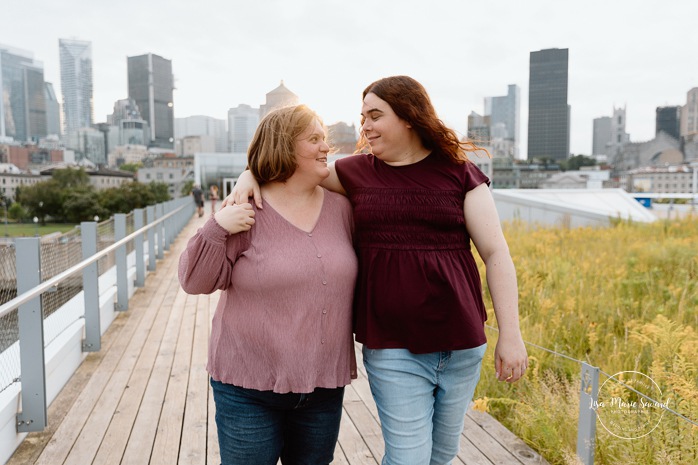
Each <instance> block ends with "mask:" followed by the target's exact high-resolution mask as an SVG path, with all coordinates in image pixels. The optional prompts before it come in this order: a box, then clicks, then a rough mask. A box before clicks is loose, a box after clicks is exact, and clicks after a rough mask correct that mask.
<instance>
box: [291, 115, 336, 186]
mask: <svg viewBox="0 0 698 465" xmlns="http://www.w3.org/2000/svg"><path fill="white" fill-rule="evenodd" d="M325 139H326V135H325V128H324V127H323V126H322V124H321V123H320V121H318V120H317V119H313V121H312V123H310V124H309V125H308V127H307V128H306V129H305V131H303V132H302V133H301V134H300V135H299V136H298V137H297V138H296V150H295V152H296V163H297V164H298V168H297V169H296V171H297V172H298V173H299V174H300V173H303V174H315V175H317V176H319V177H320V179H325V178H326V177H327V176H329V175H330V170H329V168H327V154H328V153H329V151H330V146H329V145H327V142H326V140H325Z"/></svg>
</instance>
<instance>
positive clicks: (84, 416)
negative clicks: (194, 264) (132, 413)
mask: <svg viewBox="0 0 698 465" xmlns="http://www.w3.org/2000/svg"><path fill="white" fill-rule="evenodd" d="M143 316H144V312H139V311H135V309H134V311H129V312H128V313H123V314H120V315H119V316H118V317H117V318H123V319H125V320H126V323H125V325H124V327H123V329H122V331H121V332H120V333H121V334H120V336H119V337H118V340H117V341H115V343H114V345H113V346H112V348H111V350H109V352H108V353H107V354H106V355H105V357H104V359H103V361H102V363H101V364H100V365H99V368H98V369H97V371H96V372H95V373H94V374H93V376H92V377H91V378H90V381H89V382H88V383H87V385H86V386H85V388H84V389H83V391H82V392H81V393H80V396H79V397H78V399H77V400H76V401H75V403H74V404H73V406H72V408H71V409H70V412H69V413H68V414H67V415H66V416H65V418H64V419H63V421H62V422H61V424H60V426H58V428H57V429H56V432H55V433H54V435H53V437H52V438H51V440H50V441H49V443H48V444H47V445H46V447H45V448H44V450H43V452H42V453H41V455H40V456H39V458H38V460H37V461H36V464H37V465H55V464H59V463H63V462H64V461H65V459H66V457H67V456H68V454H69V453H70V451H71V449H72V447H73V445H74V444H75V441H76V440H77V438H78V435H79V434H80V433H81V431H82V429H83V427H84V425H85V423H86V422H87V421H88V419H89V417H90V415H91V413H92V410H93V409H94V408H95V406H96V404H97V402H98V400H99V398H100V396H101V394H102V392H103V391H104V388H105V386H106V385H107V383H108V382H109V380H110V379H111V377H112V374H113V372H114V370H115V368H116V366H117V364H118V362H119V360H120V359H121V357H122V355H123V353H124V351H125V350H126V348H127V347H128V342H129V340H130V338H131V336H132V335H133V334H134V333H135V332H136V331H137V330H138V327H139V323H140V321H141V319H142V318H143Z"/></svg>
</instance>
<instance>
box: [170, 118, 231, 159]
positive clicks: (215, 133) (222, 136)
mask: <svg viewBox="0 0 698 465" xmlns="http://www.w3.org/2000/svg"><path fill="white" fill-rule="evenodd" d="M174 133H175V139H183V138H185V137H187V136H210V137H211V138H213V140H214V143H215V146H216V150H215V151H216V152H227V151H228V131H227V130H226V123H225V120H224V119H216V118H213V117H211V116H204V115H195V116H187V117H186V118H175V131H174Z"/></svg>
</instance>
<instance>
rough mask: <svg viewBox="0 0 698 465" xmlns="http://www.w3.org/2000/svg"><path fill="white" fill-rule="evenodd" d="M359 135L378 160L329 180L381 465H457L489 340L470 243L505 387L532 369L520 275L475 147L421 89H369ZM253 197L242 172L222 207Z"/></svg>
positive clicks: (337, 167) (341, 170) (396, 83)
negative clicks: (340, 203) (522, 321)
mask: <svg viewBox="0 0 698 465" xmlns="http://www.w3.org/2000/svg"><path fill="white" fill-rule="evenodd" d="M361 136H362V141H363V142H364V143H365V144H366V145H367V146H368V147H369V148H370V150H369V152H370V153H368V154H357V155H355V156H349V157H345V158H342V159H339V160H337V161H336V162H335V163H334V164H331V165H330V167H329V168H330V176H329V177H327V178H326V179H325V180H324V181H323V183H322V185H323V186H324V187H326V188H328V189H330V190H332V191H334V192H339V193H341V194H344V195H346V196H347V197H348V198H349V200H350V201H351V203H352V205H353V207H354V218H355V223H356V238H355V246H356V250H357V252H358V256H359V276H358V278H357V287H356V293H355V300H354V311H355V322H354V331H355V333H356V340H357V341H359V342H361V343H362V344H363V357H364V365H365V366H366V371H367V373H368V380H369V383H370V385H371V392H372V394H373V397H374V399H375V401H376V405H377V407H378V413H379V416H380V420H381V429H382V431H383V439H384V441H385V455H384V457H383V464H384V465H395V464H399V465H410V464H414V465H425V464H431V465H445V464H450V463H451V461H452V460H453V458H454V457H455V456H456V454H457V453H458V447H459V438H460V434H461V432H462V431H463V422H464V416H465V413H466V410H467V408H468V405H469V404H470V401H471V399H472V396H473V393H474V391H475V387H476V385H477V382H478V380H479V377H480V366H481V362H482V358H483V356H484V353H485V348H486V345H487V339H486V336H485V331H484V323H485V320H486V318H487V314H486V311H485V306H484V303H483V298H482V287H481V282H480V281H481V280H480V274H479V272H478V268H477V265H476V263H475V259H474V257H473V254H472V252H471V249H470V243H471V241H472V243H473V244H474V245H475V248H476V249H477V251H478V253H479V254H480V257H481V258H482V260H483V262H484V263H485V267H486V271H487V283H488V287H489V290H490V293H491V295H492V302H493V304H494V313H495V316H496V318H497V323H498V326H499V339H498V341H497V344H496V347H495V350H494V363H495V371H496V373H497V377H498V379H499V380H501V381H507V382H514V381H517V380H518V379H519V378H521V376H523V374H524V372H525V370H526V368H527V365H528V359H527V354H526V348H525V346H524V343H523V339H522V337H521V332H520V329H519V320H518V290H517V283H516V271H515V269H514V264H513V261H512V259H511V256H510V254H509V248H508V246H507V243H506V240H505V238H504V234H503V233H502V229H501V226H500V222H499V217H498V215H497V210H496V208H495V205H494V201H493V199H492V194H491V193H490V190H489V188H488V184H489V179H488V178H487V176H485V175H484V174H483V173H482V172H481V171H480V170H479V169H478V168H477V167H476V166H475V165H474V164H473V163H471V162H469V160H468V159H467V157H466V152H469V151H476V150H478V147H476V146H474V145H473V144H471V143H468V142H461V141H460V140H459V139H458V137H457V135H456V134H455V132H454V131H453V130H451V129H449V128H448V127H446V126H445V125H444V123H443V122H442V121H441V120H440V119H439V118H438V116H437V115H436V111H435V110H434V107H433V105H432V103H431V100H430V99H429V96H428V94H427V92H426V90H425V89H424V87H423V86H422V85H421V84H420V83H419V82H417V81H416V80H414V79H412V78H411V77H408V76H391V77H387V78H383V79H379V80H377V81H375V82H373V83H371V84H370V85H369V86H368V87H366V89H365V90H364V92H363V95H362V108H361ZM251 194H254V197H255V202H256V203H257V205H258V206H261V201H262V197H260V196H259V192H258V189H256V186H255V185H254V179H251V176H249V174H244V173H243V176H242V177H241V179H239V181H238V185H237V186H236V188H235V189H234V190H233V193H232V194H231V196H229V197H228V198H227V199H226V202H230V201H232V200H235V199H237V200H238V201H241V200H243V199H244V201H247V198H248V196H249V195H251ZM224 203H225V202H224Z"/></svg>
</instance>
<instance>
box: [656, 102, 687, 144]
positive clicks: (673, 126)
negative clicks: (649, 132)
mask: <svg viewBox="0 0 698 465" xmlns="http://www.w3.org/2000/svg"><path fill="white" fill-rule="evenodd" d="M656 115H657V118H656V126H655V131H654V133H655V134H659V131H664V132H666V133H667V134H669V135H670V136H671V137H673V138H674V139H676V140H681V107H680V106H671V107H657V112H656Z"/></svg>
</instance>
